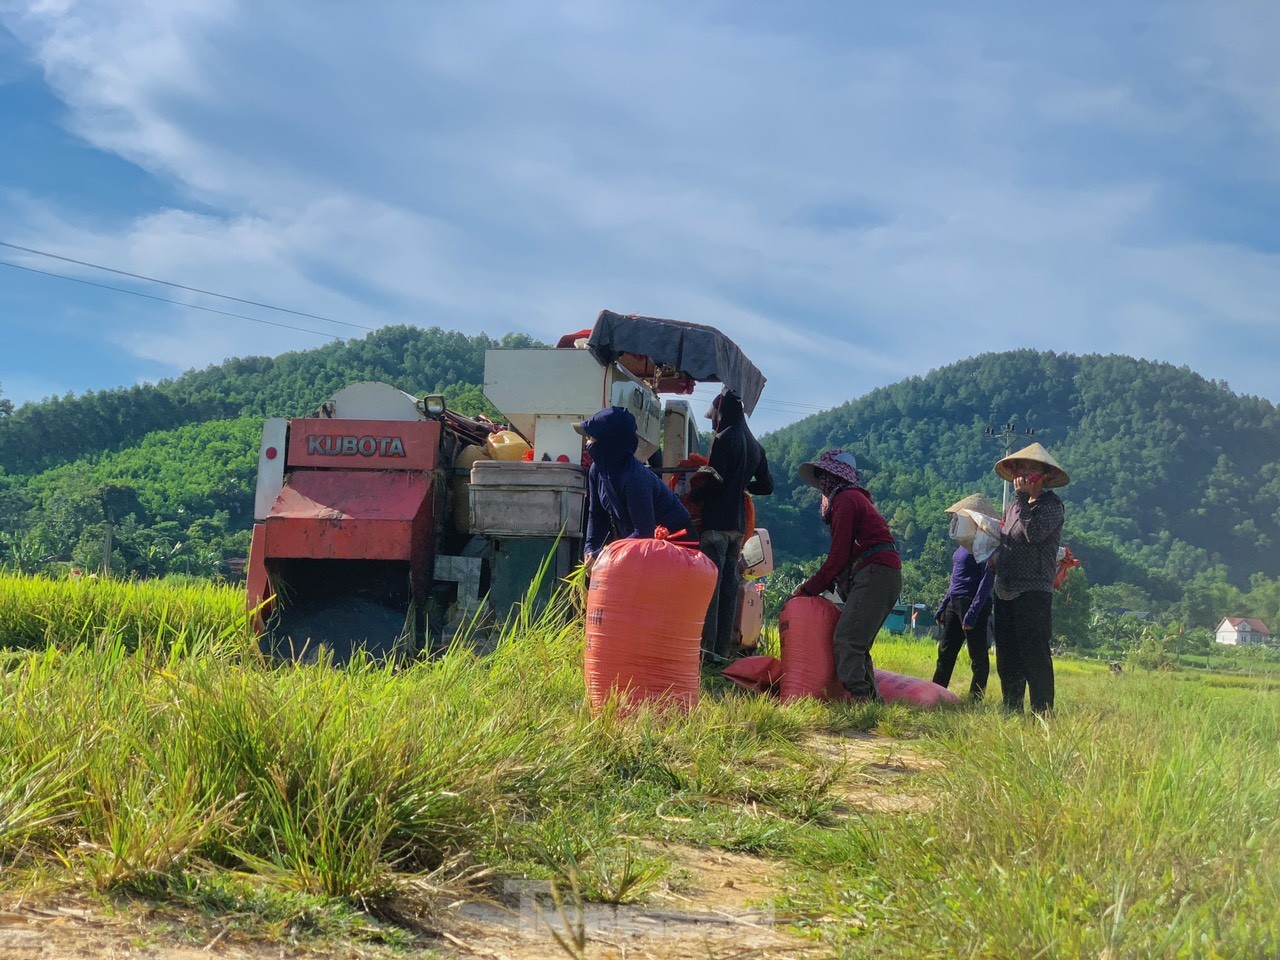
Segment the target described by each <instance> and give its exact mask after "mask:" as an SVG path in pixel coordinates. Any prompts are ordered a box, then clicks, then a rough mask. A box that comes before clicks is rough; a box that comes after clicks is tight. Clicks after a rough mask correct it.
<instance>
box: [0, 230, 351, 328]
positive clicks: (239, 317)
mask: <svg viewBox="0 0 1280 960" xmlns="http://www.w3.org/2000/svg"><path fill="white" fill-rule="evenodd" d="M4 246H9V244H4ZM0 266H2V267H13V269H15V270H25V271H27V272H28V273H38V274H40V276H42V277H53V278H55V279H57V280H70V281H71V282H72V283H83V284H84V285H85V286H88V287H98V288H99V289H101V290H114V291H115V292H116V293H127V294H129V296H131V297H142V298H143V299H144V300H155V301H158V302H159V303H171V304H173V305H174V306H178V307H188V308H190V309H191V310H203V311H204V312H205V313H216V314H218V315H219V316H223V317H235V318H236V319H237V320H251V321H253V322H254V323H265V324H266V325H267V326H269V327H282V328H283V329H285V330H297V331H299V332H300V333H311V334H315V335H316V336H317V337H326V338H327V339H329V340H342V339H344V338H343V337H340V336H338V335H337V334H333V333H324V332H323V331H320V330H308V329H307V328H306V327H295V326H293V325H292V324H289V323H277V322H276V321H275V320H263V319H262V318H261V317H247V316H245V315H244V314H242V313H231V312H230V311H227V310H216V309H214V308H213V307H202V306H200V305H199V304H197V303H183V302H182V301H181V300H170V299H169V298H168V297H157V296H155V295H154V294H150V293H141V292H139V291H137V290H126V289H125V288H124V287H113V286H110V285H108V284H105V283H95V282H94V281H92V280H85V279H83V278H81V277H68V276H67V275H66V274H62V273H50V272H49V271H48V270H37V269H36V268H35V267H28V266H24V265H23V264H21V263H10V262H9V261H8V260H0Z"/></svg>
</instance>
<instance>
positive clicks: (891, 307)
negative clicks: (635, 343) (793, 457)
mask: <svg viewBox="0 0 1280 960" xmlns="http://www.w3.org/2000/svg"><path fill="white" fill-rule="evenodd" d="M1276 49H1280V4H1275V3H1270V2H1263V0H1258V2H1216V3H1179V2H1165V3H1160V4H1152V3H1147V2H1142V3H1138V2H1123V0H1121V2H1114V3H1106V4H1103V3H1097V4H1054V5H1050V4H1027V3H1024V2H1006V3H1001V2H989V3H980V4H965V5H958V4H953V3H949V2H918V3H911V4H892V5H890V4H864V3H851V2H843V0H832V2H816V0H813V2H805V0H798V2H796V3H791V4H777V3H771V2H770V3H766V2H751V0H710V2H698V0H680V2H667V0H646V2H641V0H634V2H609V0H545V2H544V0H539V2H533V0H522V2H513V0H507V2H502V0H494V2H486V0H471V2H452V0H441V2H433V3H429V4H428V3H423V4H412V3H394V2H393V3H385V4H380V5H379V4H351V3H339V2H328V0H310V2H302V0H297V2H291V0H273V2H272V3H269V4H262V3H250V2H247V0H242V2H237V0H183V2H181V3H160V2H154V0H152V2H134V0H109V2H108V0H85V2H80V0H41V2H31V3H15V2H10V0H0V241H4V242H8V243H13V244H18V245H21V246H26V247H31V248H35V249H39V250H45V251H51V252H55V253H58V254H61V255H63V256H67V257H72V258H75V259H79V260H84V261H89V262H93V263H100V264H105V265H108V266H111V267H114V268H117V269H119V270H125V271H129V272H133V273H137V274H143V275H147V276H152V277H159V278H163V279H166V280H171V281H175V282H177V283H181V284H186V285H188V286H192V287H199V288H203V289H207V290H213V291H217V292H222V293H227V294H231V295H234V296H237V297H241V298H245V299H250V300H257V301H263V302H266V303H271V304H278V305H281V306H285V307H289V308H292V309H294V310H299V311H303V312H307V313H313V314H317V315H320V316H323V317H328V318H334V319H338V320H343V321H346V322H347V323H350V324H356V325H357V326H358V327H378V326H381V325H384V324H389V323H413V324H420V325H423V326H433V325H436V326H441V327H445V328H448V329H458V330H463V331H466V332H468V333H478V332H480V331H484V332H487V333H489V334H490V335H495V336H496V335H500V334H502V333H505V332H507V331H522V332H527V333H531V334H534V335H536V336H538V337H541V338H543V339H549V340H551V339H555V338H556V337H558V336H559V335H560V334H561V333H565V332H568V331H571V330H575V329H579V328H581V327H583V326H587V325H589V324H590V323H591V321H592V320H593V319H594V317H595V315H596V314H597V313H598V312H599V310H600V309H601V308H605V307H607V308H609V309H613V310H617V311H620V312H638V313H645V314H650V315H655V316H670V317H679V318H682V319H687V320H694V321H698V322H702V323H709V324H713V325H715V326H718V327H720V328H721V329H723V330H725V331H726V332H728V333H729V334H730V335H731V336H733V337H734V338H735V339H736V340H738V342H739V343H740V344H741V345H742V346H743V347H744V349H745V350H746V351H747V353H748V354H749V355H750V356H751V357H752V358H753V359H755V361H756V362H757V364H758V365H759V366H760V367H761V368H762V370H763V371H764V372H765V374H766V376H768V378H769V386H768V387H767V388H766V391H765V394H764V399H763V400H762V402H761V406H760V407H759V408H758V410H757V415H756V417H755V418H754V420H755V422H756V425H757V430H758V431H761V430H767V429H771V428H773V427H777V426H780V425H782V424H784V423H786V422H789V421H790V420H793V419H795V418H797V417H798V416H802V415H804V414H806V413H809V412H812V411H813V410H815V409H818V408H821V407H826V406H831V405H835V404H839V403H842V402H844V401H845V400H848V399H851V398H853V397H857V396H860V395H862V394H863V393H865V392H867V391H868V390H870V389H872V388H874V387H877V386H881V385H884V384H888V383H893V382H895V381H897V380H900V379H902V378H903V377H906V376H911V375H914V374H923V373H925V372H927V371H928V370H930V369H932V368H934V367H938V366H942V365H944V364H948V363H952V362H954V361H956V360H959V359H962V358H964V357H968V356H972V355H974V354H977V353H981V352H984V351H990V350H1004V349H1013V348H1018V347H1034V348H1038V349H1051V350H1058V351H1067V352H1072V353H1093V352H1098V353H1112V352H1114V353H1126V354H1131V355H1134V356H1140V357H1145V358H1149V359H1154V360H1163V361H1169V362H1172V363H1175V364H1186V365H1188V366H1190V367H1191V368H1192V369H1194V370H1196V371H1197V372H1199V373H1201V374H1203V375H1204V376H1207V377H1211V378H1215V379H1221V380H1226V381H1227V382H1229V383H1230V385H1231V387H1232V388H1233V389H1235V390H1237V391H1239V392H1242V393H1250V394H1256V395H1259V396H1264V397H1266V398H1268V399H1269V400H1271V401H1273V402H1275V401H1277V400H1280V378H1278V377H1277V374H1276V372H1275V370H1276V366H1275V358H1276V357H1277V356H1280V319H1278V318H1277V312H1276V310H1277V307H1276V305H1277V304H1280V163H1277V159H1280V58H1277V57H1276V56H1275V53H1274V52H1275V50H1276ZM0 261H3V262H4V263H0V390H2V391H3V393H4V394H5V395H6V396H8V397H9V398H11V399H13V400H15V401H17V402H24V401H29V400H35V399H39V398H41V397H44V396H47V395H51V394H63V393H66V392H68V391H72V392H81V391H83V390H87V389H102V388H106V387H112V386H119V385H127V384H132V383H136V382H139V381H143V380H154V379H158V378H160V377H165V376H173V375H176V374H178V373H181V372H182V371H184V370H186V369H190V368H192V367H196V368H200V367H204V366H207V365H209V364H212V363H218V362H221V361H222V360H223V359H225V358H227V357H230V356H242V355H248V354H277V353H281V352H284V351H288V350H302V349H309V348H311V347H314V346H318V345H320V344H322V343H324V342H327V336H342V335H351V334H352V333H353V331H354V332H355V333H360V332H361V331H360V330H358V329H355V328H352V327H342V326H339V325H335V324H330V323H325V322H322V321H320V320H311V319H307V320H302V319H298V318H289V317H288V316H286V315H282V314H273V313H271V312H269V311H264V310H262V309H260V308H252V307H244V306H242V305H232V304H228V303H227V302H225V301H218V300H213V299H210V298H208V297H201V296H198V295H195V294H190V293H184V292H182V291H177V290H173V289H171V288H160V287H154V286H150V285H147V284H143V283H139V282H136V281H130V280H127V279H125V278H121V277H113V276H111V275H108V274H102V273H98V272H95V271H90V270H87V269H84V268H80V267H75V266H73V265H71V264H67V263H60V262H58V261H53V260H49V259H46V258H42V257H37V256H34V255H30V254H24V253H22V252H20V251H15V250H12V249H7V248H0ZM5 264H17V265H18V267H27V268H33V269H36V270H44V271H49V272H54V273H59V274H64V275H69V276H75V277H78V278H80V279H82V280H91V281H93V282H95V283H104V284H108V285H111V286H123V287H127V288H129V289H132V290H136V291H139V292H144V293H148V294H151V295H153V296H161V297H168V298H172V299H180V300H183V301H184V302H189V303H196V304H201V305H204V306H209V307H213V308H215V309H224V310H230V311H232V312H236V313H244V314H246V315H253V316H256V317H259V318H261V319H266V320H271V321H273V322H276V323H286V324H288V325H291V326H297V327H303V328H305V329H306V330H307V331H313V332H304V331H302V330H291V329H285V328H282V327H278V326H268V325H266V324H263V323H256V322H253V321H250V320H241V319H236V318H230V317H223V316H219V315H215V314H210V313H203V312H200V311H195V310H190V309H187V308H185V307H181V306H175V305H171V304H165V303H160V302H155V301H148V300H143V299H140V298H137V297H133V296H128V295H124V294H120V293H115V292H112V291H108V290H104V289H101V288H99V287H92V286H88V285H86V284H83V283H75V282H70V281H67V280H64V279H57V278H52V277H48V276H43V275H40V274H37V273H33V272H30V270H22V269H18V268H17V267H14V266H8V265H5ZM403 386H406V387H408V388H412V387H413V386H414V385H409V384H406V385H403Z"/></svg>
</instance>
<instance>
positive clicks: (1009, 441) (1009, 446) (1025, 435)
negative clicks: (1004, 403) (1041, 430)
mask: <svg viewBox="0 0 1280 960" xmlns="http://www.w3.org/2000/svg"><path fill="white" fill-rule="evenodd" d="M982 432H983V435H984V436H986V437H987V438H988V439H991V440H995V441H996V442H997V443H1000V444H1003V445H1004V455H1005V456H1006V457H1007V456H1008V455H1009V454H1011V453H1012V452H1013V446H1014V443H1015V442H1017V443H1019V444H1024V445H1025V444H1026V443H1030V442H1031V440H1032V439H1033V438H1034V437H1035V435H1036V428H1035V427H1023V428H1022V429H1021V430H1019V429H1018V418H1017V417H1010V418H1009V422H1008V423H1006V424H1005V425H1004V426H1003V427H985V428H984V429H983V431H982ZM1010 489H1011V485H1010V483H1009V481H1008V480H1005V481H1004V496H1003V498H1002V499H1001V502H1000V513H1001V514H1002V515H1003V514H1005V513H1006V512H1008V510H1009V491H1010Z"/></svg>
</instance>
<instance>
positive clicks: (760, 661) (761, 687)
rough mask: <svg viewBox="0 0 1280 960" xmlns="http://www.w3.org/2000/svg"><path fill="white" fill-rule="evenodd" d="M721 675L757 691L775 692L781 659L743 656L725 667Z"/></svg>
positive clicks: (779, 679)
mask: <svg viewBox="0 0 1280 960" xmlns="http://www.w3.org/2000/svg"><path fill="white" fill-rule="evenodd" d="M721 676H723V677H724V678H725V679H726V680H732V681H733V682H734V683H736V684H737V685H738V686H740V687H745V688H746V689H748V690H755V691H756V692H757V693H777V692H778V684H779V682H780V681H781V680H782V661H781V660H779V659H778V658H777V657H743V658H742V659H740V660H735V661H733V663H731V664H729V666H727V667H725V668H724V671H723V672H722V674H721Z"/></svg>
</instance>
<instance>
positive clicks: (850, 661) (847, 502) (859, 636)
mask: <svg viewBox="0 0 1280 960" xmlns="http://www.w3.org/2000/svg"><path fill="white" fill-rule="evenodd" d="M800 479H801V480H803V481H804V482H805V483H807V484H809V486H811V487H817V488H818V489H819V490H821V491H822V519H823V522H824V523H827V524H830V526H831V549H830V550H829V551H828V553H827V559H826V562H824V563H823V564H822V566H821V567H820V568H819V569H818V572H817V573H815V574H814V575H813V576H812V577H810V578H809V579H808V580H806V581H805V582H804V583H802V584H800V586H799V587H797V588H796V592H795V594H794V595H795V596H807V597H813V596H817V595H818V594H820V593H826V592H827V591H828V590H830V589H831V588H832V587H834V588H835V590H836V594H837V595H838V596H839V597H840V599H841V600H843V601H844V610H843V612H841V614H840V621H839V623H837V624H836V632H835V637H834V638H833V643H834V647H835V657H836V673H837V674H838V675H839V677H840V682H841V683H842V684H844V688H845V689H846V690H848V691H849V693H850V695H852V696H853V698H854V699H855V700H863V701H865V700H878V699H879V698H880V694H879V692H878V691H877V690H876V674H875V665H874V664H873V663H872V662H871V645H872V644H873V643H875V639H876V634H877V633H879V632H880V628H881V627H882V626H884V621H885V618H886V617H888V616H889V613H890V612H891V611H892V610H893V606H894V604H895V603H897V602H898V598H899V596H900V595H901V594H902V561H901V560H900V559H899V558H898V550H897V544H895V543H894V541H893V536H892V534H890V533H889V526H888V524H886V523H885V522H884V517H882V516H880V512H879V511H878V510H877V509H876V508H875V505H874V504H873V503H872V502H871V494H870V493H869V492H868V491H867V488H866V487H864V486H863V485H862V477H861V476H860V475H859V473H858V463H857V461H856V460H855V459H854V456H853V454H851V453H847V452H845V451H844V450H828V451H827V452H826V453H824V454H823V455H822V456H820V457H819V458H818V459H817V460H813V461H810V462H809V463H802V464H801V465H800Z"/></svg>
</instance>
